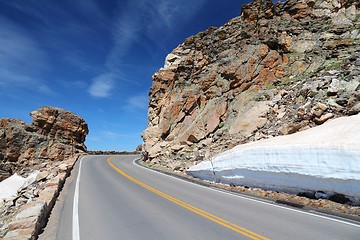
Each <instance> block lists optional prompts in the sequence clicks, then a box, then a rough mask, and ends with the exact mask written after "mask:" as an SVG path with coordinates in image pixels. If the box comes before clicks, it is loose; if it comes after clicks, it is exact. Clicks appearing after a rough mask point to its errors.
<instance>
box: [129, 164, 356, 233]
mask: <svg viewBox="0 0 360 240" xmlns="http://www.w3.org/2000/svg"><path fill="white" fill-rule="evenodd" d="M137 160H140V158H137V159H135V160H133V164H134V165H135V166H138V167H141V168H144V169H146V170H148V171H151V172H155V173H158V174H161V175H164V176H167V177H170V178H174V179H177V180H179V181H183V182H186V183H189V184H192V185H195V186H198V187H201V188H206V189H208V190H212V191H215V192H219V193H224V194H227V195H231V196H235V197H238V198H242V199H246V200H249V201H253V202H257V203H261V204H265V205H269V206H273V207H277V208H282V209H287V210H290V211H293V212H298V213H302V214H307V215H310V216H314V217H319V218H323V219H327V220H331V221H334V222H339V223H343V224H347V225H351V226H354V227H358V228H360V225H359V224H355V223H351V222H346V221H343V220H339V219H335V218H330V217H326V216H323V215H318V214H315V213H310V212H305V211H301V210H297V209H293V208H288V207H284V206H280V205H276V204H274V203H269V202H266V200H264V201H261V200H257V199H253V198H251V197H246V196H240V195H238V194H234V193H231V192H228V191H226V190H218V189H214V188H210V187H207V186H203V185H200V184H196V183H193V182H190V181H186V180H183V179H181V178H177V177H174V176H171V175H168V174H165V173H162V172H158V171H156V170H153V169H150V168H147V167H144V166H141V165H140V164H137V163H136V161H137Z"/></svg>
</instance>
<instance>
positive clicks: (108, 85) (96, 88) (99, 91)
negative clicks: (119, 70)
mask: <svg viewBox="0 0 360 240" xmlns="http://www.w3.org/2000/svg"><path fill="white" fill-rule="evenodd" d="M114 87H115V78H114V74H112V73H105V74H102V75H99V76H97V77H95V78H94V79H93V81H92V83H91V85H90V87H89V89H88V91H89V93H90V95H91V96H93V97H100V98H105V97H109V96H110V95H111V90H112V89H113V88H114Z"/></svg>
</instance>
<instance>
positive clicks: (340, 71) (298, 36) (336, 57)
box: [0, 0, 360, 170]
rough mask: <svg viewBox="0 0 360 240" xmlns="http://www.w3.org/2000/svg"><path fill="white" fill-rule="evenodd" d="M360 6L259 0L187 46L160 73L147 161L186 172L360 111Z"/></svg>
mask: <svg viewBox="0 0 360 240" xmlns="http://www.w3.org/2000/svg"><path fill="white" fill-rule="evenodd" d="M359 7H360V6H359V4H358V2H357V1H355V0H341V1H340V0H323V1H313V0H301V1H295V0H288V1H285V2H278V3H275V4H274V3H273V1H261V0H254V1H253V2H251V3H249V4H245V5H243V6H242V11H241V15H240V16H239V17H236V18H233V19H231V20H230V21H229V22H228V23H226V24H225V25H223V26H221V27H219V28H216V27H211V28H209V29H207V30H205V31H203V32H200V33H198V34H197V35H195V36H191V37H189V38H187V39H185V41H184V43H182V44H180V45H179V46H177V47H176V48H175V49H174V50H173V51H172V52H171V53H170V54H169V55H168V56H167V57H166V59H165V64H164V67H163V68H161V69H159V70H158V71H157V72H156V73H155V74H154V75H153V82H152V86H151V89H150V92H149V97H150V101H149V108H148V128H147V129H146V130H145V131H144V132H143V134H142V137H143V139H144V144H143V147H142V150H143V152H144V156H146V157H147V160H146V161H148V162H149V163H150V164H155V163H156V164H158V165H161V166H163V167H165V168H168V169H169V170H170V169H174V166H175V165H176V164H174V163H173V161H179V162H182V164H183V165H184V166H185V167H181V169H186V168H188V167H189V166H191V165H193V164H195V163H196V162H198V161H199V159H204V158H205V153H206V152H207V151H209V149H210V150H211V151H210V152H211V154H210V155H211V156H213V155H215V154H217V153H219V152H222V151H224V150H227V149H230V148H232V147H233V146H236V145H238V144H241V143H246V142H250V141H254V140H259V139H263V138H270V137H275V136H278V135H284V134H285V135H286V134H292V133H294V132H298V131H303V130H305V129H308V128H312V127H315V126H317V125H321V124H323V123H324V122H326V121H327V120H329V119H332V118H338V117H341V116H348V115H353V114H357V113H358V112H360V110H359V102H360V94H359V91H358V90H359V86H360V77H359V76H360V65H359V61H360V52H359V49H360V32H359V28H360V18H359V16H360V10H359ZM0 134H1V133H0ZM180 146H184V147H182V148H181V147H180ZM183 165H182V166H183Z"/></svg>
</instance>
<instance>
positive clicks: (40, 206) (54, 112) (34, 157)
mask: <svg viewBox="0 0 360 240" xmlns="http://www.w3.org/2000/svg"><path fill="white" fill-rule="evenodd" d="M30 115H31V116H32V123H31V124H27V123H25V122H22V121H20V120H16V119H8V118H5V119H1V120H0V209H1V211H0V238H1V239H37V235H38V233H39V232H40V230H41V229H42V228H43V227H44V226H45V224H46V222H47V217H48V215H49V213H50V211H51V209H52V207H53V205H54V204H55V201H56V198H57V196H58V194H59V192H60V190H61V188H62V186H63V184H64V182H65V179H66V177H67V176H68V175H69V174H70V171H71V169H72V168H73V165H74V163H75V162H76V160H77V158H78V157H79V156H80V155H81V154H83V153H84V152H85V151H86V146H85V145H84V142H85V137H86V135H87V134H88V126H87V124H86V122H85V121H84V120H83V119H82V118H81V117H78V116H76V115H75V114H73V113H71V112H69V111H65V110H63V109H59V108H53V107H42V108H40V109H38V110H36V111H33V112H31V113H30ZM10 176H11V177H10Z"/></svg>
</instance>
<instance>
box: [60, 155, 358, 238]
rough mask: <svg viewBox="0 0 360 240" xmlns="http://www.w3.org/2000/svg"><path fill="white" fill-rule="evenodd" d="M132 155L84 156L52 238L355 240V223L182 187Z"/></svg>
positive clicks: (211, 190) (248, 199) (356, 232)
mask: <svg viewBox="0 0 360 240" xmlns="http://www.w3.org/2000/svg"><path fill="white" fill-rule="evenodd" d="M136 157H137V156H112V157H109V156H86V157H83V158H82V160H81V168H80V169H76V170H78V171H77V173H78V174H77V177H76V181H72V183H71V184H72V186H71V187H70V191H71V194H67V196H66V197H67V199H66V202H65V204H64V206H63V207H62V209H61V211H62V213H61V217H60V218H61V220H60V221H59V226H58V230H57V233H56V239H73V240H79V239H82V240H92V239H107V240H108V239H109V240H110V239H114V240H115V239H129V240H137V239H147V240H150V239H154V240H155V239H156V240H159V239H172V240H177V239H179V240H183V239H207V240H208V239H210V240H211V239H257V240H265V239H292V240H296V239H299V240H300V239H334V240H335V239H344V240H345V239H353V240H358V239H360V225H358V224H356V223H350V222H346V220H339V219H331V218H329V217H324V216H318V215H315V214H311V213H307V212H303V211H301V210H296V209H289V208H285V207H282V206H277V205H273V204H271V203H268V202H262V201H258V200H254V199H251V198H247V197H242V196H239V195H235V194H227V193H224V192H222V191H216V190H213V189H209V188H206V187H203V186H199V185H196V184H192V183H188V182H185V181H182V180H179V179H176V178H173V177H169V176H167V175H164V174H160V173H157V172H154V171H151V170H148V169H145V168H143V167H141V166H138V165H136V164H134V163H133V160H134V159H135V158H136ZM79 165H80V164H79V163H78V164H77V167H79ZM75 173H76V171H75ZM79 176H80V178H79ZM76 183H78V184H76ZM76 185H77V186H76ZM76 195H77V196H76ZM77 229H78V230H77Z"/></svg>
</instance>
